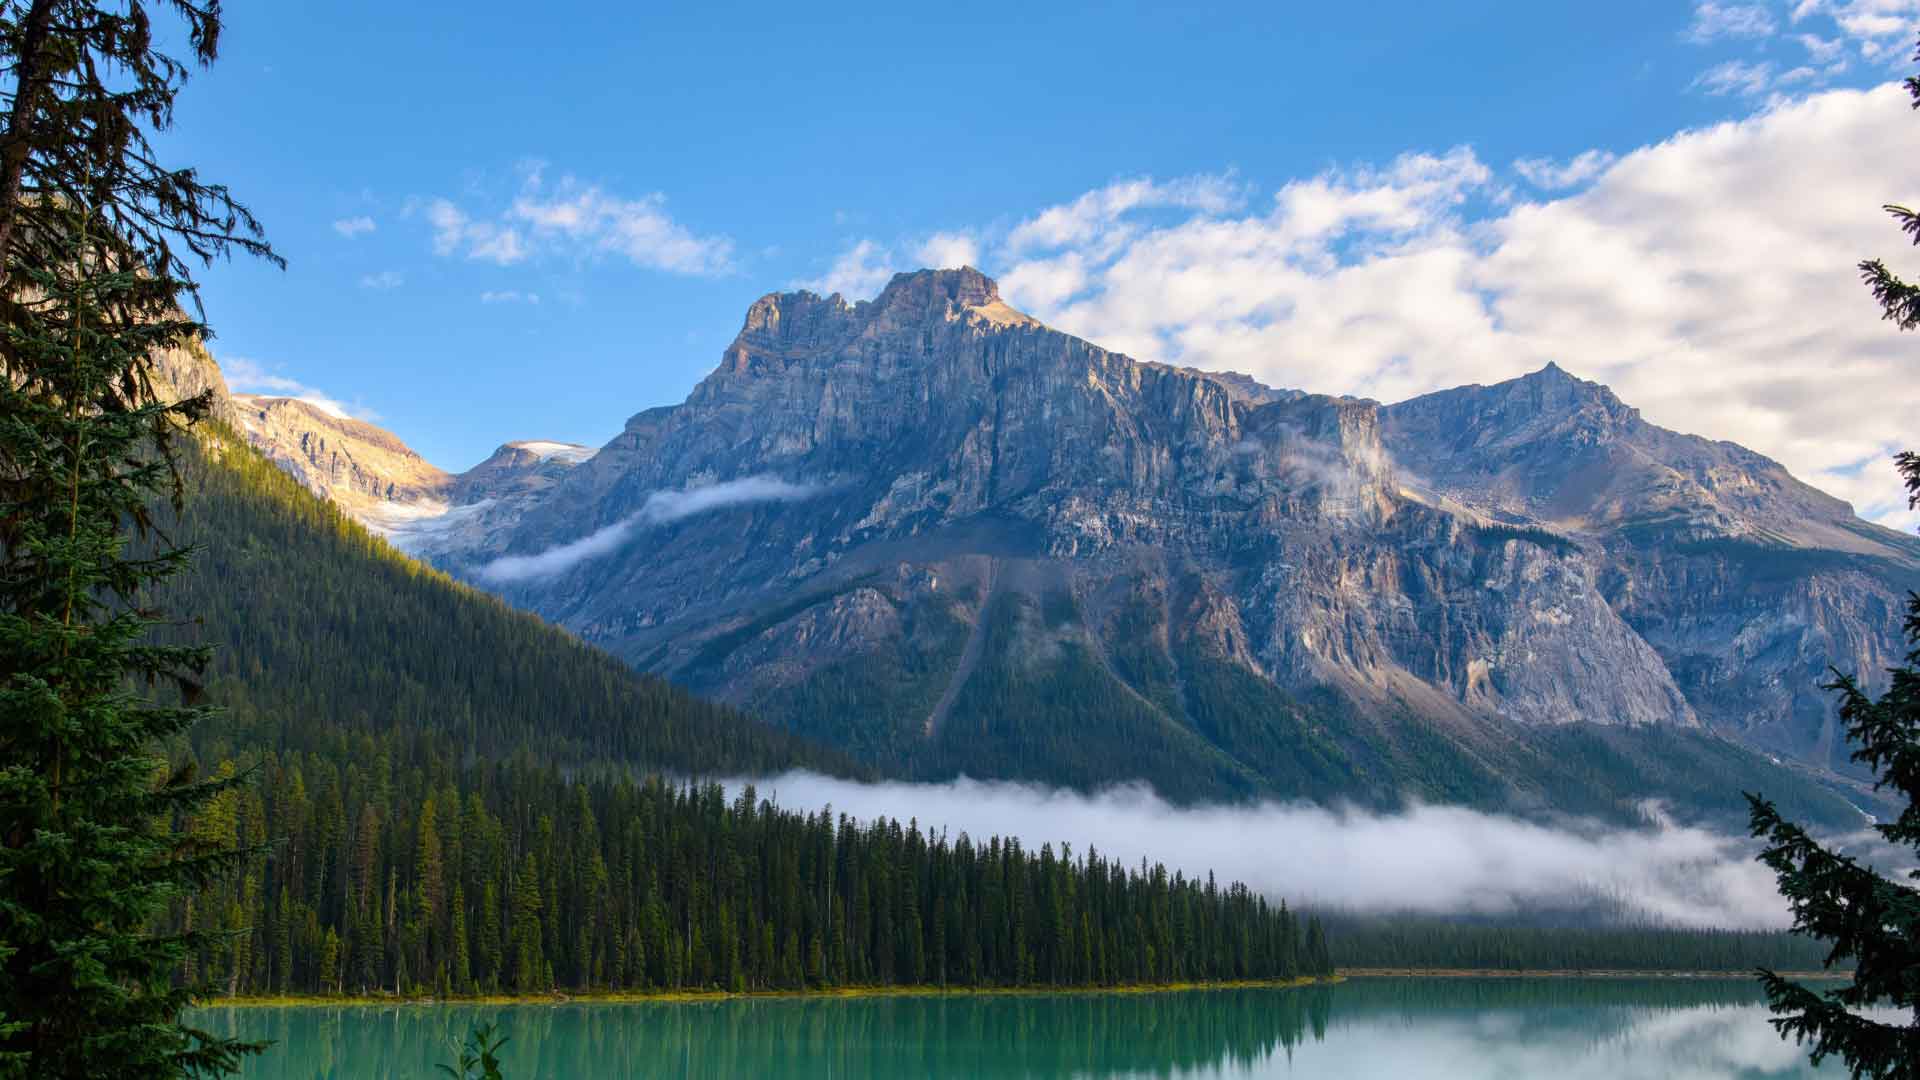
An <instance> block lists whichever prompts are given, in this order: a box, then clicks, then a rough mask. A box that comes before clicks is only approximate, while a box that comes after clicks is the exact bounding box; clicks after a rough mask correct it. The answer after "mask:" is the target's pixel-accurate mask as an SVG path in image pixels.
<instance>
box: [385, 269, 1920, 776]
mask: <svg viewBox="0 0 1920 1080" xmlns="http://www.w3.org/2000/svg"><path fill="white" fill-rule="evenodd" d="M496 456H498V455H496ZM552 461H554V459H553V458H551V457H549V458H545V459H541V458H540V455H539V454H537V453H531V452H530V453H526V454H516V455H514V456H513V460H512V461H510V462H503V463H501V464H502V466H503V468H502V470H499V471H500V472H503V473H504V472H506V471H507V470H508V469H509V468H518V469H521V470H523V472H522V473H519V474H513V475H520V476H525V475H526V474H525V470H528V469H531V470H532V471H533V472H534V473H535V474H537V475H536V476H534V477H529V478H527V480H526V481H525V482H514V483H504V484H503V483H501V482H500V480H501V479H503V477H500V476H495V477H493V478H492V479H469V480H466V481H462V482H465V483H467V484H468V486H467V488H466V489H465V494H463V495H457V496H456V497H455V499H454V502H455V506H454V508H453V509H452V511H451V512H450V513H448V514H447V515H445V516H444V517H443V518H440V519H433V520H430V521H423V522H421V523H419V524H418V525H416V526H415V528H414V531H413V532H412V533H411V534H409V535H408V536H402V537H398V538H397V540H398V542H400V543H402V544H403V545H405V546H408V547H409V548H410V549H411V550H414V551H416V552H418V553H420V554H422V555H424V556H426V557H429V558H431V559H433V560H434V561H435V562H436V563H437V564H438V565H440V566H442V567H444V568H446V569H447V570H449V571H450V572H452V573H454V574H456V575H458V576H462V577H465V578H467V579H469V580H472V581H474V582H475V583H477V584H481V585H483V586H485V587H487V588H489V589H491V590H493V591H495V592H496V593H498V594H499V595H501V596H502V597H504V598H506V599H507V600H509V601H510V602H512V603H513V604H515V605H516V606H520V607H523V608H526V609H529V610H532V611H535V612H538V613H539V614H541V615H542V616H544V617H545V618H547V619H550V620H552V621H554V622H556V623H559V624H560V625H562V626H565V627H567V628H569V629H571V630H573V631H574V632H576V633H578V634H580V635H581V636H582V637H584V638H586V639H587V640H590V641H593V642H596V643H598V644H600V645H602V646H604V647H606V648H608V649H610V650H613V651H614V652H616V653H617V654H618V655H620V656H622V657H624V658H625V659H627V660H628V661H629V662H631V663H632V664H634V665H635V666H636V667H638V668H640V669H641V670H645V671H650V672H656V673H660V674H663V675H665V676H667V677H669V678H671V679H673V680H675V681H676V682H679V683H682V684H684V685H687V686H689V687H691V688H693V689H694V690H696V691H698V692H700V693H702V694H705V695H710V696H712V697H715V698H717V699H719V700H722V701H726V702H729V703H732V704H735V705H739V706H742V707H744V708H746V709H748V710H750V711H752V712H755V713H757V714H759V715H762V716H765V717H767V718H769V719H772V720H774V721H776V722H778V723H780V724H781V725H783V726H786V727H788V728H791V729H793V730H795V731H798V732H801V733H804V734H807V735H811V736H814V737H816V738H820V739H823V740H826V741H828V742H831V743H833V744H835V745H838V746H842V747H845V748H847V749H848V750H850V751H851V752H853V753H854V754H855V755H856V756H858V757H860V758H862V759H863V760H866V761H868V762H870V763H872V764H874V765H876V766H877V767H880V768H883V769H886V770H889V771H893V772H898V773H903V774H906V775H914V776H925V777H938V776H950V775H954V774H957V773H968V774H972V775H991V776H1002V777H1015V778H1030V779H1037V780H1044V781H1047V782H1056V783H1067V784H1074V785H1078V786H1083V787H1084V786H1098V785H1101V784H1105V783H1111V782H1114V781H1116V780H1120V779H1126V778H1130V777H1140V778H1144V779H1146V780H1148V781H1149V782H1151V783H1152V784H1154V785H1155V786H1156V787H1157V788H1159V789H1160V790H1161V791H1163V792H1165V793H1167V794H1169V795H1172V796H1174V797H1182V798H1212V797H1223V796H1224V797H1232V796H1247V795H1264V796H1280V797H1292V796H1305V797H1312V798H1320V799H1359V800H1361V801H1365V802H1374V803H1382V804H1386V803H1392V802H1395V801H1398V800H1400V799H1403V798H1406V797H1410V796H1411V797H1419V798H1426V799H1435V800H1441V801H1450V802H1467V803H1473V804H1476V805H1494V806H1502V807H1520V808H1527V807H1535V808H1559V809H1578V810H1582V811H1594V812H1609V813H1611V812H1621V813H1625V812H1627V808H1628V807H1629V805H1630V804H1631V803H1632V802H1633V801H1634V800H1637V799H1638V798H1640V797H1643V796H1661V797H1667V798H1681V799H1682V800H1697V799H1698V800H1707V801H1716V804H1717V805H1718V801H1724V800H1719V796H1723V795H1727V794H1730V793H1731V792H1735V791H1737V790H1738V787H1737V786H1735V785H1737V783H1739V782H1741V780H1740V779H1737V778H1745V779H1747V780H1752V781H1753V782H1755V783H1759V782H1760V781H1761V780H1762V779H1764V778H1765V777H1768V776H1773V775H1774V773H1777V772H1779V770H1778V769H1776V768H1775V766H1773V765H1772V764H1770V763H1768V762H1766V761H1764V760H1763V759H1761V758H1759V757H1757V756H1755V755H1753V754H1749V753H1746V752H1745V751H1741V750H1739V749H1738V748H1737V747H1735V746H1733V745H1732V744H1730V743H1729V742H1728V741H1727V739H1726V738H1725V737H1724V736H1737V737H1740V738H1742V739H1744V740H1747V741H1749V742H1751V743H1752V744H1754V745H1758V746H1762V747H1766V748H1768V749H1770V750H1774V751H1784V752H1786V754H1791V755H1794V757H1793V758H1789V759H1787V760H1788V763H1789V764H1793V763H1794V761H1795V760H1798V761H1802V762H1805V763H1807V764H1808V765H1810V766H1811V767H1812V771H1817V770H1820V769H1825V768H1826V767H1828V766H1830V765H1831V764H1832V763H1833V754H1832V753H1831V752H1829V750H1828V749H1826V748H1823V747H1822V745H1821V744H1820V743H1819V740H1818V739H1817V738H1816V737H1814V733H1813V732H1812V731H1811V728H1810V723H1811V719H1810V718H1811V717H1812V715H1813V711H1812V710H1813V708H1814V707H1815V706H1816V705H1817V704H1818V703H1819V701H1820V697H1821V695H1820V693H1819V691H1818V690H1817V689H1816V688H1813V687H1812V686H1811V685H1810V684H1811V683H1812V682H1814V681H1817V677H1816V674H1815V673H1814V666H1813V665H1814V664H1815V663H1816V658H1817V657H1832V658H1836V659H1839V660H1840V661H1842V662H1845V661H1846V660H1847V659H1849V658H1850V657H1853V656H1858V657H1864V658H1871V657H1878V656H1883V655H1890V650H1892V649H1894V648H1896V647H1897V632H1898V620H1897V619H1896V618H1893V617H1891V616H1888V615H1887V612H1890V611H1892V610H1893V607H1892V606H1890V605H1891V601H1890V599H1889V598H1892V597H1897V596H1898V595H1899V593H1900V590H1902V589H1904V588H1906V587H1908V586H1909V585H1911V584H1920V551H1916V546H1915V545H1914V544H1912V543H1911V542H1910V541H1908V540H1907V539H1906V538H1904V537H1900V536H1899V535H1898V534H1895V533H1891V532H1888V531H1887V530H1883V529H1878V528H1876V527H1874V526H1871V525H1867V524H1865V523H1863V522H1859V521H1858V520H1856V519H1854V518H1853V517H1852V515H1851V512H1850V511H1849V510H1848V509H1847V507H1846V506H1845V505H1844V504H1841V503H1838V502H1837V501H1835V500H1832V499H1829V498H1827V497H1825V496H1823V495H1821V494H1819V493H1818V492H1816V491H1814V490H1813V489H1811V488H1808V487H1806V486H1805V485H1803V484H1799V483H1798V482H1797V481H1794V480H1793V479H1792V478H1791V477H1790V476H1788V475H1787V474H1786V473H1785V471H1784V470H1782V469H1781V468H1780V467H1779V466H1778V465H1776V464H1774V463H1771V462H1768V461H1766V459H1764V458H1761V457H1759V456H1758V455H1754V454H1751V453H1749V452H1747V451H1744V450H1740V449H1739V448H1737V447H1732V446H1730V445H1728V444H1717V443H1710V442H1708V441H1706V440H1700V439H1693V438H1691V437H1688V436H1681V435H1676V434H1674V433H1672V432H1665V431H1662V430H1661V429H1658V428H1655V427H1653V426H1651V425H1648V424H1645V422H1644V421H1641V420H1640V419H1639V418H1638V416H1637V414H1635V413H1633V412H1632V410H1630V409H1627V408H1626V407H1625V406H1623V405H1620V404H1619V403H1618V402H1617V400H1615V399H1613V397H1612V395H1611V394H1609V393H1607V392H1606V391H1605V390H1604V388H1601V387H1597V386H1595V385H1594V384H1591V383H1583V382H1580V381H1579V380H1575V379H1572V378H1571V377H1570V376H1567V375H1566V374H1565V373H1563V372H1560V371H1559V370H1558V369H1557V368H1548V369H1546V370H1544V371H1542V372H1538V373H1535V374H1534V375H1531V376H1528V377H1526V378H1524V379H1520V380H1516V381H1514V382H1511V383H1507V384H1502V385H1501V386H1497V387H1491V388H1482V387H1469V388H1462V389H1461V390H1458V391H1450V392H1448V393H1447V394H1440V395H1432V396H1430V397H1427V398H1422V399H1417V400H1416V401H1412V402H1407V403H1403V404H1401V405H1396V406H1391V407H1383V406H1381V405H1379V404H1378V403H1375V402H1371V401H1363V400H1357V399H1351V398H1336V397H1329V396H1326V395H1319V394H1310V393H1305V392H1301V391H1292V390H1278V389H1273V388H1269V387H1265V386H1262V385H1260V384H1259V383H1258V382H1256V381H1254V380H1252V379H1250V378H1247V377H1245V376H1240V375H1230V374H1219V373H1209V372H1201V371H1194V370H1188V369H1182V368H1176V367H1171V366H1168V365H1164V364H1157V363H1150V362H1141V361H1136V360H1133V359H1130V358H1128V357H1125V356H1122V355H1119V354H1115V353H1111V352H1108V351H1107V350H1104V349H1101V348H1099V347H1098V346H1096V345H1093V344H1091V343H1089V342H1086V341H1083V340H1081V339H1079V338H1075V337H1072V336H1070V335H1067V334H1064V333H1061V332H1058V331H1055V330H1052V329H1050V328H1048V327H1046V326H1044V325H1042V324H1040V323H1039V322H1038V321H1036V320H1034V319H1032V318H1030V317H1028V316H1026V315H1024V314H1022V313H1020V312H1018V311H1016V310H1014V309H1013V308H1011V307H1009V306H1008V305H1007V304H1006V303H1005V302H1004V301H1002V300H1001V298H1000V297H999V294H998V290H997V288H996V286H995V285H994V283H993V282H992V281H991V280H989V279H987V278H986V277H984V276H983V275H981V274H979V273H978V272H977V271H973V270H970V269H963V270H958V271H922V272H919V273H915V274H905V275H900V276H898V277H896V278H895V279H894V280H893V281H892V282H891V283H890V284H889V285H888V286H887V288H886V289H885V290H884V291H883V292H882V293H881V294H880V296H879V297H877V298H876V299H875V300H873V301H866V302H860V303H848V302H847V301H845V300H844V299H842V298H841V297H839V296H832V297H825V298H823V297H820V296H816V295H814V294H811V293H806V292H798V293H786V294H773V295H769V296H766V297H763V298H762V299H760V300H759V301H757V302H756V303H755V304H754V305H753V306H752V307H751V309H750V310H749V311H748V314H747V317H746V321H745V325H744V326H743V328H742V330H741V332H740V334H739V336H738V337H737V338H736V339H735V340H734V342H733V344H732V345H730V346H729V347H728V349H727V350H726V351H725V353H724V354H723V356H722V359H721V363H720V365H719V367H718V368H717V369H716V370H715V371H714V372H713V373H712V374H711V375H709V376H708V377H707V378H706V379H705V380H703V381H702V382H701V383H700V384H699V385H698V386H697V387H696V388H695V389H694V391H693V392H692V394H690V395H689V397H688V398H687V400H686V401H685V402H684V403H683V404H681V405H678V406H670V407H664V408H654V409H648V410H646V411H644V412H641V413H639V414H637V415H636V416H634V417H633V418H632V419H631V420H629V421H628V423H627V425H626V427H625V430H624V431H622V432H621V434H620V435H618V436H616V437H615V438H614V439H613V440H612V441H610V442H609V443H607V444H606V445H605V446H603V447H601V448H600V449H599V450H598V451H597V452H593V453H592V454H591V455H590V456H589V455H587V454H586V453H584V452H579V453H572V454H568V455H566V459H565V460H564V461H561V462H560V463H559V464H557V465H549V464H548V463H549V462H552ZM1401 462H1412V463H1415V466H1416V468H1417V470H1418V471H1417V472H1416V471H1415V470H1412V469H1408V468H1406V467H1404V466H1403V465H1402V464H1400V463H1401ZM483 468H485V467H484V466H483ZM542 470H545V471H544V472H543V471H542ZM479 472H480V470H475V473H479ZM468 476H469V478H473V477H474V473H470V474H468ZM1829 644H1832V645H1834V646H1835V647H1836V648H1835V649H1834V650H1833V651H1823V649H1825V647H1826V646H1827V645H1829ZM1716 650H1717V651H1716ZM1848 650H1852V651H1851V652H1849V651H1848ZM1716 664H1717V665H1718V666H1716ZM1863 670H1868V668H1865V667H1863ZM1801 684H1809V685H1808V686H1806V687H1805V688H1804V689H1803V688H1802V686H1801ZM1742 710H1748V711H1747V712H1744V713H1743V712H1742ZM1767 710H1771V712H1768V713H1767V716H1766V718H1764V719H1749V720H1747V721H1745V722H1742V720H1741V717H1743V716H1746V717H1751V716H1753V715H1755V714H1758V713H1761V712H1764V711H1767ZM1769 770H1772V772H1770V771H1769ZM1802 772H1807V773H1809V774H1810V770H1806V769H1803V770H1802ZM1781 775H1784V774H1781ZM1801 779H1804V777H1802V778H1801ZM1799 782H1800V780H1798V779H1796V780H1782V779H1777V778H1776V781H1775V782H1774V783H1773V786H1772V787H1770V788H1769V790H1774V789H1775V788H1777V787H1779V786H1780V785H1784V784H1788V783H1799ZM1826 782H1833V783H1837V782H1839V781H1837V780H1836V779H1835V778H1833V777H1831V776H1827V777H1826ZM1716 792H1718V795H1716V794H1715V793H1716ZM1849 794H1850V795H1851V796H1852V797H1855V798H1856V799H1858V798H1860V797H1861V796H1860V795H1859V793H1858V792H1857V791H1854V790H1851V789H1849ZM1806 797H1807V798H1808V799H1809V800H1810V801H1818V799H1819V796H1818V795H1817V794H1808V795H1807V796H1806ZM1736 799H1737V797H1736ZM1717 800H1718V801H1717ZM1831 802H1833V803H1836V804H1837V800H1831Z"/></svg>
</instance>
